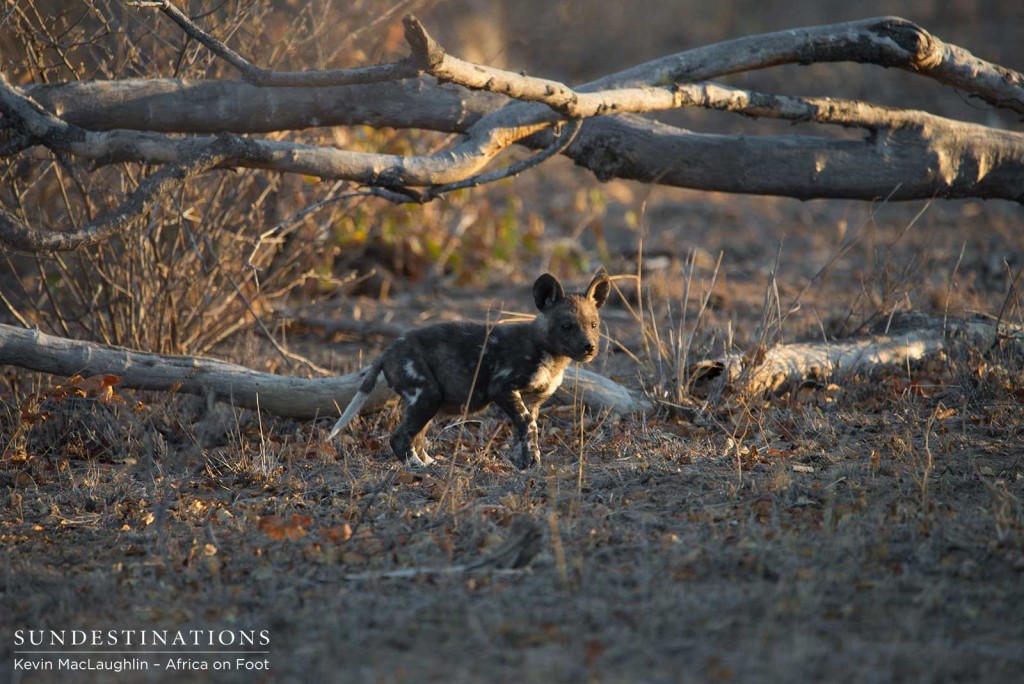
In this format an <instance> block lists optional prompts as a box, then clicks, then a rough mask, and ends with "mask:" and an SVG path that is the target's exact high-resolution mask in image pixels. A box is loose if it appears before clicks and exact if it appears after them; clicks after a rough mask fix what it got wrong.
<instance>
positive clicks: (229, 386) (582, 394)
mask: <svg viewBox="0 0 1024 684" xmlns="http://www.w3.org/2000/svg"><path fill="white" fill-rule="evenodd" d="M0 364H9V365H12V366H17V367H19V368H27V369H29V370H35V371H42V372H44V373H52V374H55V375H65V376H69V375H73V374H75V373H78V374H80V375H83V376H91V375H102V374H111V375H116V376H118V377H119V378H121V383H120V386H121V387H125V388H130V389H141V390H159V391H165V392H166V391H172V392H187V393H189V394H197V395H200V396H212V397H213V398H214V399H216V400H219V401H225V402H230V403H231V404H234V405H236V406H243V407H245V408H251V409H256V408H259V409H261V410H263V411H268V412H270V413H273V414H276V415H279V416H285V417H288V418H302V419H306V418H314V417H317V416H337V415H338V413H339V412H340V411H339V407H340V408H341V409H344V408H345V406H346V405H347V404H348V402H349V401H350V400H351V399H352V397H353V396H354V395H355V393H356V390H357V389H358V387H359V383H360V382H362V379H363V378H362V376H361V375H360V373H358V372H356V373H349V374H348V375H342V376H340V377H332V378H297V377H288V376H283V375H275V374H273V373H261V372H259V371H255V370H252V369H251V368H246V367H245V366H239V365H236V364H233V363H225V362H224V361H217V360H215V359H208V358H202V357H196V356H168V355H161V354H151V353H147V352H140V351H134V350H131V349H125V348H123V347H114V346H109V345H102V344H95V343H92V342H80V341H77V340H69V339H67V338H64V337H56V336H54V335H47V334H46V333H43V332H40V331H38V330H24V329H21V328H15V327H13V326H9V325H2V324H0ZM565 375H566V376H565V381H564V382H563V384H562V387H561V388H560V389H559V391H558V393H557V394H556V398H557V399H558V400H560V401H563V402H567V403H572V402H574V401H580V402H583V403H584V404H586V405H588V406H590V407H591V408H592V409H594V410H607V411H612V412H615V413H643V412H647V411H651V410H653V408H654V407H653V404H652V403H651V402H650V401H649V400H648V399H647V398H646V397H644V396H643V395H642V394H638V393H636V392H633V391H631V390H628V389H626V388H625V387H623V386H622V385H619V384H618V383H615V382H612V381H611V380H608V379H607V378H604V377H602V376H600V375H597V374H596V373H591V372H590V371H587V370H583V369H579V370H578V374H577V372H576V371H570V372H568V373H566V374H565ZM577 379H578V384H577ZM392 397H394V394H393V393H392V392H391V391H390V390H389V389H387V387H386V386H381V387H378V389H377V391H376V392H375V393H374V394H373V395H372V396H371V397H370V400H369V402H368V404H367V408H368V409H371V408H374V407H378V406H380V405H382V404H383V403H385V402H386V401H387V400H388V399H390V398H392Z"/></svg>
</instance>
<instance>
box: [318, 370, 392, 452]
mask: <svg viewBox="0 0 1024 684" xmlns="http://www.w3.org/2000/svg"><path fill="white" fill-rule="evenodd" d="M383 365H384V359H383V357H381V358H379V359H377V360H376V361H374V362H373V365H371V366H370V368H369V370H367V372H366V377H365V378H364V379H363V384H361V385H359V391H358V392H356V395H355V396H354V397H352V401H350V402H349V403H348V406H346V407H345V411H344V412H343V413H342V414H341V418H338V422H336V423H335V424H334V427H333V428H331V433H330V434H329V435H327V441H328V442H329V441H331V440H332V439H334V438H335V437H337V436H338V433H339V432H341V431H342V430H344V429H345V426H346V425H348V424H349V423H351V422H352V419H353V418H355V417H356V414H358V413H359V409H361V408H362V407H363V404H365V403H366V400H367V399H369V398H370V393H371V392H373V389H374V388H375V387H376V386H377V382H378V381H379V380H380V376H381V375H383V371H382V370H381V366H383Z"/></svg>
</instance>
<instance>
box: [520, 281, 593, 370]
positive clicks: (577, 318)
mask: <svg viewBox="0 0 1024 684" xmlns="http://www.w3.org/2000/svg"><path fill="white" fill-rule="evenodd" d="M610 289H611V281H610V280H608V276H606V275H605V274H604V273H599V274H597V275H596V276H594V279H593V280H592V281H591V282H590V286H589V287H588V288H587V290H586V292H582V293H579V294H569V295H567V294H565V290H563V289H562V284H561V283H559V282H558V278H556V277H555V276H553V275H551V274H550V273H545V274H544V275H542V276H541V277H540V278H537V282H535V283H534V284H533V299H534V301H536V302H537V308H538V309H540V315H539V316H537V320H536V326H537V334H538V335H539V336H540V337H541V340H542V344H543V345H544V346H545V347H546V348H547V350H548V352H550V353H551V354H554V355H556V356H568V357H569V358H571V359H572V360H573V361H590V360H591V359H593V358H594V357H595V356H597V347H598V342H599V341H600V338H601V330H600V328H601V326H600V324H601V317H600V314H599V313H598V309H600V308H601V307H602V306H604V303H605V301H606V300H607V299H608V292H609V290H610Z"/></svg>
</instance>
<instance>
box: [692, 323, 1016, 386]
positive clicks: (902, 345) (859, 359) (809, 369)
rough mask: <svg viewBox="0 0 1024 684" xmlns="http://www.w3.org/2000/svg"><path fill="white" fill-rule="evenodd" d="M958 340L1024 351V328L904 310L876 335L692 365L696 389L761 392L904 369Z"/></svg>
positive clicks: (790, 346) (779, 347) (780, 347)
mask: <svg viewBox="0 0 1024 684" xmlns="http://www.w3.org/2000/svg"><path fill="white" fill-rule="evenodd" d="M955 340H963V341H965V342H966V343H967V344H968V345H973V346H975V347H980V348H984V347H987V346H990V345H992V344H993V343H996V342H998V341H1000V340H1001V341H1003V342H1005V343H1009V344H1011V345H1013V346H1014V347H1015V348H1016V349H1017V350H1018V351H1024V330H1022V329H1021V328H1020V327H1019V326H1012V325H1007V324H1001V323H1000V322H999V321H996V320H995V319H992V318H988V317H983V316H975V317H971V318H943V317H942V316H931V315H927V314H914V313H912V314H901V315H897V316H894V317H893V319H892V320H891V321H888V322H887V324H886V325H884V326H882V327H880V328H878V329H876V330H875V331H873V333H872V334H869V335H863V336H860V337H855V338H850V339H846V340H837V341H835V342H821V341H818V342H801V343H795V344H781V345H777V346H775V347H772V348H771V349H769V350H767V352H766V353H765V354H764V355H763V358H759V360H758V361H757V362H756V363H755V364H753V365H751V363H750V359H748V358H746V357H745V356H744V355H742V354H728V355H725V356H723V357H720V358H718V359H711V360H707V361H701V362H698V363H696V364H694V365H693V366H691V367H690V368H689V369H688V374H689V375H690V377H692V378H694V381H693V383H692V389H693V392H694V394H697V395H698V396H705V395H707V394H708V393H709V392H710V390H711V388H712V387H713V385H714V384H715V383H721V382H724V383H725V384H726V385H728V386H731V390H732V391H735V392H740V393H742V394H748V395H757V394H764V393H768V392H779V391H782V390H785V389H791V388H792V387H794V386H796V385H797V384H799V383H801V382H805V381H809V380H813V381H829V380H833V379H836V378H838V377H840V376H842V375H844V374H847V375H853V374H856V373H871V372H875V371H878V370H884V369H892V368H905V367H906V366H907V365H908V364H910V363H915V362H918V361H921V360H923V359H925V358H927V357H929V356H933V355H935V354H937V353H938V352H940V351H946V350H948V349H949V348H950V344H951V343H952V342H953V341H955Z"/></svg>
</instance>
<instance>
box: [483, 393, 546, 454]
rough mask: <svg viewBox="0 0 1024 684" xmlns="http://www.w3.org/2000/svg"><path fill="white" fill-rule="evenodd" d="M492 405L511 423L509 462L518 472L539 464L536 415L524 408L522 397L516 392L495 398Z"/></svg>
mask: <svg viewBox="0 0 1024 684" xmlns="http://www.w3.org/2000/svg"><path fill="white" fill-rule="evenodd" d="M494 403H495V404H497V405H498V406H499V407H500V408H501V410H502V411H504V412H505V413H506V414H507V415H508V417H509V419H510V420H511V421H512V453H511V454H510V456H509V460H511V461H512V463H513V464H514V465H515V466H516V467H517V468H519V469H520V470H526V469H527V468H529V467H530V466H532V465H535V464H539V463H540V447H539V446H538V445H537V418H536V413H535V412H534V411H531V410H530V409H528V408H527V407H526V404H525V403H523V397H522V395H520V394H519V392H518V391H517V390H512V391H510V392H508V393H506V394H502V395H500V396H498V397H496V398H495V399H494Z"/></svg>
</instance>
